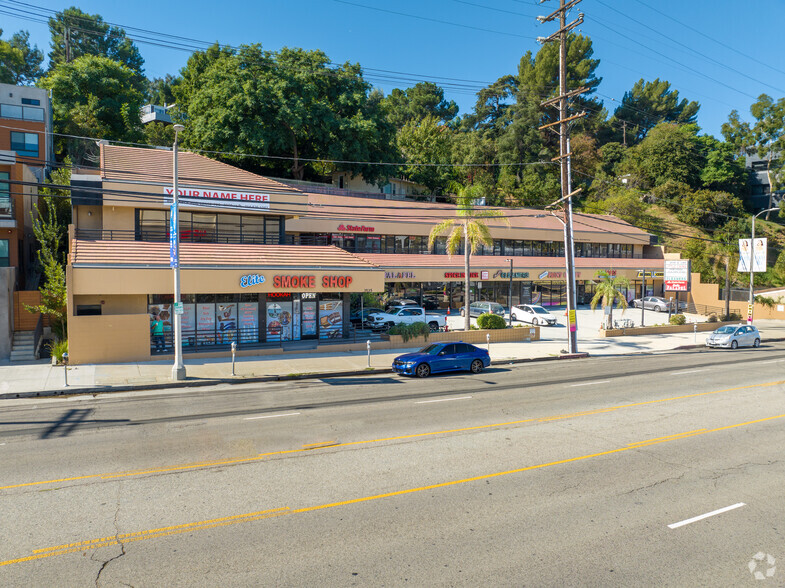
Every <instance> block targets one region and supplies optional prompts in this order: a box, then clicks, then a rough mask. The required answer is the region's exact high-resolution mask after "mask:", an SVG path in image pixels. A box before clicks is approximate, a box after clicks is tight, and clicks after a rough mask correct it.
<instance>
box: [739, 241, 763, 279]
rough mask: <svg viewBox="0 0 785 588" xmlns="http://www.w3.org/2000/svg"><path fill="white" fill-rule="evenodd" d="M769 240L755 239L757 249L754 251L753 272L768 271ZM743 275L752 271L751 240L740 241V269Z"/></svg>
mask: <svg viewBox="0 0 785 588" xmlns="http://www.w3.org/2000/svg"><path fill="white" fill-rule="evenodd" d="M767 244H768V243H767V239H755V248H754V250H753V251H752V271H753V272H765V271H766V247H767ZM737 271H740V272H743V273H749V271H750V239H739V267H738V270H737Z"/></svg>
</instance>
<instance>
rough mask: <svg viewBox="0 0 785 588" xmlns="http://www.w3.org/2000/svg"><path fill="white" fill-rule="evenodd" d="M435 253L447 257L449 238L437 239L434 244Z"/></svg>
mask: <svg viewBox="0 0 785 588" xmlns="http://www.w3.org/2000/svg"><path fill="white" fill-rule="evenodd" d="M433 252H434V254H435V255H447V237H436V241H434V243H433Z"/></svg>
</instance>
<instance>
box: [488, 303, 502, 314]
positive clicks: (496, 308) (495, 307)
mask: <svg viewBox="0 0 785 588" xmlns="http://www.w3.org/2000/svg"><path fill="white" fill-rule="evenodd" d="M491 310H492V311H494V312H499V311H500V310H504V307H503V306H502V305H501V304H491Z"/></svg>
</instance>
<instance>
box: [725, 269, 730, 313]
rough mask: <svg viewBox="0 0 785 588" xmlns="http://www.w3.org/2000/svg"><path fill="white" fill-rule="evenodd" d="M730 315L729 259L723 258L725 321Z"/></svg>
mask: <svg viewBox="0 0 785 588" xmlns="http://www.w3.org/2000/svg"><path fill="white" fill-rule="evenodd" d="M729 314H730V257H729V256H726V257H725V320H728V315H729Z"/></svg>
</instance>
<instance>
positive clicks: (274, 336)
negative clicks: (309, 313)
mask: <svg viewBox="0 0 785 588" xmlns="http://www.w3.org/2000/svg"><path fill="white" fill-rule="evenodd" d="M266 316H267V340H268V341H291V339H292V303H291V302H268V303H267V312H266Z"/></svg>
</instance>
